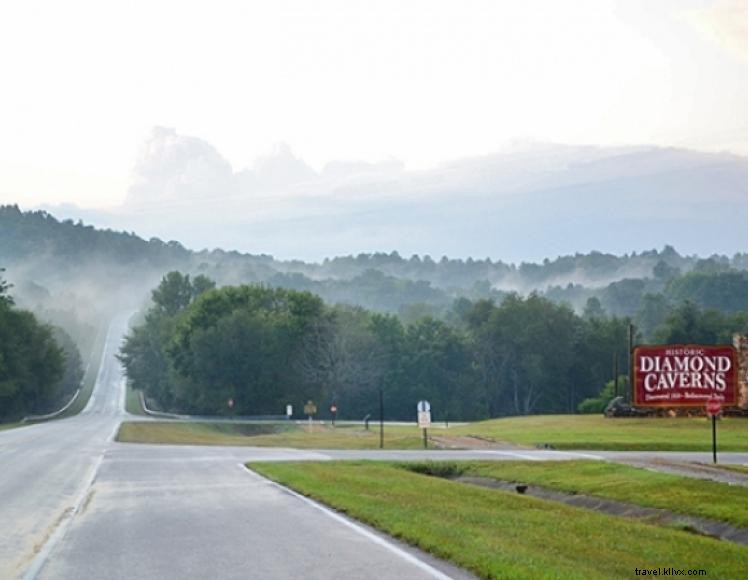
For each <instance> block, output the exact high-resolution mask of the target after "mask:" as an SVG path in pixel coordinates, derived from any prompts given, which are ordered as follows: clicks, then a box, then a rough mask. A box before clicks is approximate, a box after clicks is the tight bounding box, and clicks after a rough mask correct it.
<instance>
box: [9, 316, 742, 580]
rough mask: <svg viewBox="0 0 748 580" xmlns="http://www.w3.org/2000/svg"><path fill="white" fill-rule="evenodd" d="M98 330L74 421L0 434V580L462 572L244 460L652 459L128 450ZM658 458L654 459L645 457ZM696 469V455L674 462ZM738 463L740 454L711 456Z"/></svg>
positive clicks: (119, 386)
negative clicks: (88, 390)
mask: <svg viewBox="0 0 748 580" xmlns="http://www.w3.org/2000/svg"><path fill="white" fill-rule="evenodd" d="M125 324H126V320H125V318H124V317H123V318H120V319H117V320H115V321H114V323H113V324H112V326H111V328H110V330H109V333H108V336H107V339H106V346H105V350H104V354H103V361H102V365H101V369H100V372H99V376H98V379H97V383H96V387H95V389H94V395H93V397H92V400H91V402H90V404H89V405H88V407H87V408H86V409H85V411H84V412H83V413H81V414H80V415H78V416H76V417H72V418H69V419H65V420H61V421H53V422H50V423H44V424H39V425H33V426H29V427H23V428H19V429H12V430H8V431H3V432H0V462H1V465H2V467H1V468H0V521H2V522H3V525H2V526H1V527H0V578H2V579H5V578H9V579H11V578H23V579H24V580H30V579H33V578H40V579H50V580H51V579H54V580H60V579H62V580H65V579H75V580H79V579H95V580H99V579H119V578H122V579H127V580H138V579H159V580H160V579H170V578H174V579H180V580H183V579H189V578H201V579H202V578H219V579H223V578H227V579H231V578H242V579H245V578H262V579H263V580H265V579H274V578H278V579H281V578H290V577H304V578H346V579H356V578H377V579H387V578H409V579H410V578H415V579H418V578H446V577H453V578H465V577H470V576H469V575H467V574H466V573H464V572H463V571H461V570H457V569H455V568H454V567H452V566H449V565H447V564H445V563H443V562H439V561H436V560H434V559H432V558H430V557H429V556H427V555H424V554H422V553H419V552H417V551H415V550H412V549H411V548H408V547H406V546H401V545H399V544H397V543H395V542H393V541H391V540H390V539H388V538H384V537H382V536H381V535H378V534H376V533H372V532H371V531H370V530H367V529H366V528H364V527H361V526H358V525H357V524H355V523H353V522H350V521H349V520H346V519H345V518H342V517H340V516H338V515H336V514H333V513H331V512H329V511H326V510H324V509H321V508H320V507H319V506H317V505H315V504H313V503H311V502H309V501H308V500H305V499H302V498H299V497H297V496H295V495H293V494H291V493H289V492H287V491H286V490H283V489H282V488H279V487H278V486H276V485H274V484H272V483H270V482H268V481H267V480H265V479H263V478H261V477H259V476H258V475H256V474H254V473H251V472H249V471H247V470H246V469H245V468H244V467H243V463H244V462H246V461H268V460H274V461H278V460H331V459H359V458H364V459H391V460H395V459H416V458H424V457H430V458H439V459H468V458H481V459H494V460H523V459H530V460H548V459H574V458H599V459H603V458H605V459H615V460H623V461H627V462H631V461H634V462H635V461H647V460H651V459H652V454H641V453H639V454H636V453H630V454H625V453H619V454H615V453H598V452H579V453H575V452H560V451H551V450H505V451H504V450H502V451H321V450H318V451H309V450H292V449H263V448H248V447H198V446H168V445H128V444H122V443H116V442H113V441H112V437H113V435H114V433H115V432H116V429H117V427H118V425H119V423H120V422H121V420H122V419H123V418H124V417H125V412H124V410H123V401H124V379H123V376H122V372H121V368H120V365H119V363H118V362H117V360H116V358H115V356H114V355H115V354H116V352H117V350H118V348H119V344H120V341H121V337H122V335H123V333H124V331H125ZM659 455H663V454H659ZM673 457H675V458H676V460H678V461H689V460H694V458H697V459H700V460H703V461H708V459H709V456H708V454H677V455H675V456H673ZM721 457H722V458H723V460H724V461H732V462H739V463H746V462H748V454H744V453H743V454H729V455H728V454H723V455H722V456H721Z"/></svg>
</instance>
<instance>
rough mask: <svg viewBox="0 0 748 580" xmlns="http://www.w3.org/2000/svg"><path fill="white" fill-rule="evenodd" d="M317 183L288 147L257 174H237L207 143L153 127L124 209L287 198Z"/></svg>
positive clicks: (261, 164) (268, 159)
mask: <svg viewBox="0 0 748 580" xmlns="http://www.w3.org/2000/svg"><path fill="white" fill-rule="evenodd" d="M318 177H319V175H318V174H317V173H316V172H315V171H314V170H313V169H312V168H311V167H309V166H308V165H307V164H306V163H305V162H304V161H303V160H302V159H300V158H299V157H297V156H295V155H294V154H293V152H292V151H291V148H290V147H289V146H288V145H287V144H285V143H280V144H278V145H277V146H276V147H275V148H274V149H273V151H272V152H271V153H269V154H268V155H266V156H264V157H261V158H260V159H258V160H257V162H256V164H255V167H254V169H242V170H240V171H237V172H235V171H234V168H233V167H232V166H231V164H230V163H229V161H228V160H227V159H226V158H225V157H223V156H222V155H221V154H220V153H219V152H218V151H217V150H216V148H215V147H213V146H212V145H211V144H210V143H208V142H207V141H205V140H203V139H200V138H198V137H191V136H186V135H180V134H178V133H177V132H176V130H174V129H171V128H166V127H155V128H154V129H153V130H152V131H151V134H150V136H149V137H148V138H147V139H146V141H145V143H144V145H143V147H142V148H141V151H140V154H139V156H138V159H137V161H136V163H135V167H134V169H133V175H132V182H131V185H130V187H129V189H128V192H127V198H126V203H125V205H126V207H129V208H131V209H132V208H137V207H144V206H153V207H164V206H169V207H178V206H180V205H183V206H185V207H186V206H192V205H194V203H195V202H198V201H199V202H201V203H202V202H221V201H237V200H241V199H244V198H247V197H251V196H258V195H262V194H266V193H277V192H283V191H284V190H287V189H289V188H292V187H293V186H295V185H297V184H300V183H310V182H313V181H315V180H316V179H317V178H318Z"/></svg>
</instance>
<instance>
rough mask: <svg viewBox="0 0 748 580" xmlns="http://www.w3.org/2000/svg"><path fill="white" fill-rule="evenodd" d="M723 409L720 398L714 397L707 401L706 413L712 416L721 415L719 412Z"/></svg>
mask: <svg viewBox="0 0 748 580" xmlns="http://www.w3.org/2000/svg"><path fill="white" fill-rule="evenodd" d="M721 410H722V403H721V402H720V400H719V399H716V398H713V399H709V400H708V401H707V402H706V413H707V415H709V416H710V417H714V416H715V415H719V412H720V411H721Z"/></svg>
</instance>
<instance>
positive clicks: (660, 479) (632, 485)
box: [404, 461, 748, 527]
mask: <svg viewBox="0 0 748 580" xmlns="http://www.w3.org/2000/svg"><path fill="white" fill-rule="evenodd" d="M421 465H424V467H425V468H426V469H428V468H429V467H430V466H436V467H437V468H438V467H441V468H442V469H443V468H444V466H447V467H452V471H453V472H455V473H462V474H463V475H472V476H478V477H488V478H492V479H497V480H502V481H510V482H517V483H526V484H531V485H536V486H539V487H544V488H548V489H553V490H558V491H565V492H569V493H581V494H585V495H592V496H597V497H602V498H607V499H614V500H618V501H623V502H627V503H633V504H637V505H641V506H646V507H653V508H661V509H665V510H668V511H672V512H675V513H682V514H686V515H693V516H700V517H705V518H710V519H713V520H718V521H723V522H729V523H731V524H734V525H736V526H741V527H748V488H746V487H742V486H737V485H734V486H733V485H727V484H724V483H718V482H715V481H705V480H700V479H693V478H689V477H681V476H678V475H672V474H668V473H658V472H652V471H649V470H646V469H639V468H636V467H630V466H628V465H620V464H617V463H608V462H604V461H548V462H545V461H544V462H538V461H464V462H462V461H461V462H454V463H442V462H432V463H431V464H430V465H429V464H428V463H426V464H421ZM404 467H412V465H411V466H409V465H405V466H404Z"/></svg>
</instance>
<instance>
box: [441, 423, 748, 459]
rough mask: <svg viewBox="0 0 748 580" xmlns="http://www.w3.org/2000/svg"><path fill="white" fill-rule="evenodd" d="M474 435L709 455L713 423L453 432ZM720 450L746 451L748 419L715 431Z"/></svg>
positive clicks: (475, 427) (486, 426) (480, 427)
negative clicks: (704, 452)
mask: <svg viewBox="0 0 748 580" xmlns="http://www.w3.org/2000/svg"><path fill="white" fill-rule="evenodd" d="M450 432H451V433H452V434H454V435H456V434H460V435H471V436H475V437H481V438H484V439H490V440H493V441H501V442H507V443H513V444H516V445H526V446H533V447H534V446H536V445H543V444H550V445H552V446H553V447H555V448H556V449H593V450H595V449H596V450H602V449H606V450H621V451H623V450H632V451H711V445H712V435H711V427H710V423H709V422H708V421H707V420H706V419H705V418H703V417H702V418H686V417H678V418H625V419H624V418H620V419H606V418H605V417H602V416H597V415H537V416H530V417H510V418H505V419H494V420H491V421H481V422H478V423H471V424H469V425H463V426H460V427H455V428H453V429H450ZM717 441H718V444H719V450H720V451H748V420H746V419H743V418H738V417H735V418H732V417H728V418H724V419H723V420H721V421H719V423H718V426H717Z"/></svg>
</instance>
